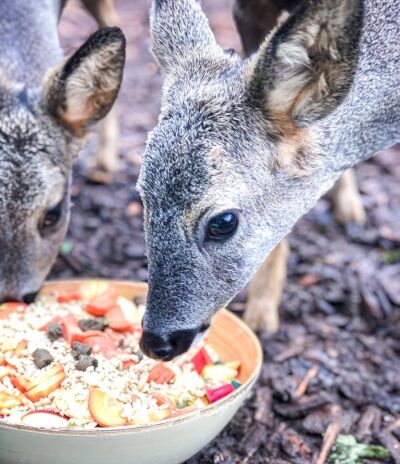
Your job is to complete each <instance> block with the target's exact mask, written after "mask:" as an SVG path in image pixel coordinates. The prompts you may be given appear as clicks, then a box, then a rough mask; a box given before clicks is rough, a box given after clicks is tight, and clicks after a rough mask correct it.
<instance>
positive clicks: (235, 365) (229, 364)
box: [225, 361, 240, 371]
mask: <svg viewBox="0 0 400 464" xmlns="http://www.w3.org/2000/svg"><path fill="white" fill-rule="evenodd" d="M225 366H226V367H231V368H232V369H235V370H236V371H238V370H239V369H240V361H231V362H227V363H225Z"/></svg>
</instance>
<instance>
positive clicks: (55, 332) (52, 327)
mask: <svg viewBox="0 0 400 464" xmlns="http://www.w3.org/2000/svg"><path fill="white" fill-rule="evenodd" d="M62 334H63V328H62V325H61V324H60V323H59V322H52V323H51V324H49V326H48V328H47V336H48V337H49V339H50V340H51V341H52V342H54V341H55V340H57V339H58V338H60V337H62Z"/></svg>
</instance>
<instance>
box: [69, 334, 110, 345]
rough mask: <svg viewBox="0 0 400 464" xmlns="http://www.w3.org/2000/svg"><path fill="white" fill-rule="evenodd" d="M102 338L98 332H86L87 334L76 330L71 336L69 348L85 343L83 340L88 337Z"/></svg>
mask: <svg viewBox="0 0 400 464" xmlns="http://www.w3.org/2000/svg"><path fill="white" fill-rule="evenodd" d="M98 336H100V337H101V336H103V332H100V331H99V330H88V331H87V332H82V331H81V330H79V331H78V330H76V331H74V332H73V333H72V334H71V337H70V343H71V346H74V343H76V342H78V343H85V340H86V339H88V338H90V337H98Z"/></svg>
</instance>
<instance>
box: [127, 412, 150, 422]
mask: <svg viewBox="0 0 400 464" xmlns="http://www.w3.org/2000/svg"><path fill="white" fill-rule="evenodd" d="M150 423H151V419H150V415H149V413H148V412H147V411H137V412H136V413H135V415H134V416H133V419H132V420H131V421H130V422H129V424H130V425H146V424H150Z"/></svg>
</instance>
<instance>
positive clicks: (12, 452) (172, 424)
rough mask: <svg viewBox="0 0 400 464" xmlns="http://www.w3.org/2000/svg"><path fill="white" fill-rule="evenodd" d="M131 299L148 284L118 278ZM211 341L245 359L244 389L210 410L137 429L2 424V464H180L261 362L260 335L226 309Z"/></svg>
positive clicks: (69, 284)
mask: <svg viewBox="0 0 400 464" xmlns="http://www.w3.org/2000/svg"><path fill="white" fill-rule="evenodd" d="M78 284H79V281H58V282H50V283H47V284H46V285H45V287H44V289H43V292H53V291H55V290H60V289H62V290H70V289H71V290H72V289H74V288H76V287H77V285H78ZM115 284H116V285H117V287H118V290H119V292H120V294H121V295H123V296H125V297H127V298H135V297H140V296H144V295H145V294H146V292H147V285H146V284H143V283H135V282H115ZM207 340H208V342H209V343H210V344H211V346H213V347H214V348H215V349H216V350H217V352H218V354H219V355H220V357H221V359H222V361H228V360H234V359H235V360H236V359H237V360H240V362H241V370H240V378H239V380H240V381H241V382H242V385H241V387H240V388H238V389H237V390H235V391H234V392H233V393H232V394H230V395H229V396H227V397H226V398H224V399H222V400H220V401H218V402H217V403H214V404H212V405H210V406H207V407H206V408H204V409H202V410H200V411H196V412H192V413H189V414H187V415H185V416H181V417H177V418H174V419H170V420H167V421H164V422H162V423H158V424H157V423H156V424H154V425H144V426H139V427H138V426H136V427H131V426H129V427H113V428H103V429H101V428H97V429H94V430H71V429H57V430H55V429H54V430H48V429H44V428H37V427H29V426H24V425H8V424H2V423H0V464H111V463H115V464H178V463H181V462H183V461H185V460H186V459H189V458H190V457H191V456H193V455H194V454H196V453H197V452H198V451H200V450H201V448H203V447H204V446H205V445H206V444H207V443H209V442H210V441H211V440H212V439H213V438H214V437H215V436H216V435H217V434H218V433H219V432H220V431H221V430H222V429H223V428H224V427H225V425H226V424H227V423H228V422H229V421H230V419H231V418H232V416H233V415H234V414H235V412H236V411H237V410H238V408H239V407H240V405H241V404H242V403H243V401H244V400H245V399H246V396H247V395H248V393H249V391H250V389H251V387H252V385H253V384H254V382H255V381H256V379H257V377H258V375H259V373H260V369H261V364H262V352H261V347H260V344H259V342H258V339H257V338H256V336H255V335H254V334H253V333H252V332H251V330H250V329H249V328H248V327H247V326H246V325H245V324H244V323H243V322H242V321H241V320H240V319H238V318H237V317H236V316H234V315H233V314H231V313H230V312H228V311H226V310H222V311H220V312H219V313H218V314H217V315H216V316H215V318H214V321H213V324H212V327H211V329H210V331H209V333H208V335H207Z"/></svg>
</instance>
